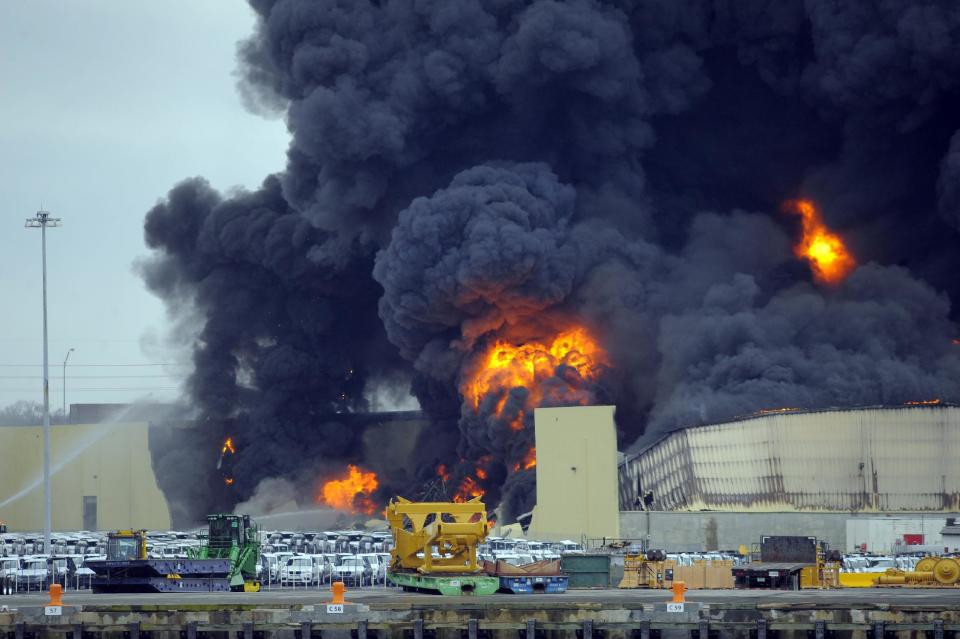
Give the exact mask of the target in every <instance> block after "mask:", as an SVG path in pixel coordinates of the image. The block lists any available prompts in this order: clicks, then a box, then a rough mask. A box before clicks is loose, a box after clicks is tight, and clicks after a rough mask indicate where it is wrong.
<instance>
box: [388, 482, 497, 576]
mask: <svg viewBox="0 0 960 639" xmlns="http://www.w3.org/2000/svg"><path fill="white" fill-rule="evenodd" d="M386 514H387V521H388V522H389V523H390V528H391V531H392V532H393V550H391V551H390V570H389V571H388V573H387V576H388V577H389V578H390V580H391V581H393V582H394V583H395V584H397V585H398V586H402V587H403V588H404V589H407V590H413V589H418V590H437V591H440V592H441V593H442V594H449V595H454V594H456V595H460V594H477V595H481V594H493V593H494V592H496V590H497V588H498V587H499V579H497V578H496V577H488V576H485V575H481V574H480V571H481V568H480V565H479V563H478V562H477V545H478V544H479V543H480V542H482V541H483V540H484V539H486V537H487V512H486V506H484V504H483V502H481V501H480V499H479V498H474V499H471V500H470V501H468V502H463V503H454V502H412V501H410V500H408V499H404V498H403V497H397V498H396V499H394V500H391V501H390V503H389V504H388V505H387V513H386Z"/></svg>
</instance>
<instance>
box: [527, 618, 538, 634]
mask: <svg viewBox="0 0 960 639" xmlns="http://www.w3.org/2000/svg"><path fill="white" fill-rule="evenodd" d="M536 636H537V621H536V619H527V639H536Z"/></svg>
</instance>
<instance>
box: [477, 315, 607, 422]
mask: <svg viewBox="0 0 960 639" xmlns="http://www.w3.org/2000/svg"><path fill="white" fill-rule="evenodd" d="M606 363H607V361H606V353H604V351H603V349H601V348H600V346H599V345H598V344H597V342H596V341H595V340H594V339H593V338H592V337H591V336H590V334H589V333H587V330H586V329H585V328H583V327H575V328H572V329H569V330H567V331H564V332H562V333H560V334H558V335H557V336H556V337H555V338H554V339H553V341H552V342H551V343H550V345H549V346H548V345H547V344H544V343H541V342H527V343H525V344H520V345H517V344H512V343H510V342H508V341H505V340H497V342H496V343H495V344H494V345H493V346H492V347H490V348H489V349H488V350H487V352H486V353H484V354H483V355H482V356H481V357H480V359H479V365H478V366H477V367H476V370H474V371H473V373H472V374H471V375H469V376H468V378H467V379H466V380H465V382H464V384H463V387H462V391H463V394H464V396H465V397H466V398H467V399H469V400H470V401H471V403H472V404H473V408H474V410H479V409H480V400H481V399H482V398H483V397H485V396H487V395H489V394H491V393H497V394H500V397H499V399H498V400H497V405H496V409H495V413H496V414H497V415H498V416H499V415H501V414H502V412H503V409H504V406H505V404H506V402H507V393H508V392H509V391H510V389H512V388H519V387H523V388H526V389H527V390H528V391H529V399H528V405H532V406H537V405H539V404H540V402H541V400H542V399H543V391H542V390H541V389H540V387H539V382H541V381H543V380H545V379H548V378H550V377H553V376H554V375H555V374H556V371H557V368H558V367H559V366H561V365H566V366H569V367H570V368H572V369H575V370H576V371H577V373H578V374H579V375H580V377H581V378H582V379H584V380H589V381H593V380H595V379H596V378H597V377H598V376H599V374H600V367H601V366H602V365H604V364H606ZM568 399H570V402H571V403H576V404H583V403H585V402H586V400H585V399H584V398H583V397H582V396H578V397H572V398H568ZM510 427H511V428H512V429H513V430H521V429H522V428H523V411H522V410H521V411H519V413H518V414H517V415H516V416H515V417H514V418H513V419H512V420H511V423H510Z"/></svg>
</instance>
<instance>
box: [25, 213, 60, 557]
mask: <svg viewBox="0 0 960 639" xmlns="http://www.w3.org/2000/svg"><path fill="white" fill-rule="evenodd" d="M24 226H25V227H26V228H28V229H35V228H39V229H40V246H41V251H42V253H41V255H42V258H43V552H45V553H49V552H50V529H51V528H52V519H51V513H50V368H49V366H48V365H47V227H48V226H50V227H53V226H60V218H58V217H50V212H49V211H37V214H36V216H34V217H28V218H27V223H26V224H24Z"/></svg>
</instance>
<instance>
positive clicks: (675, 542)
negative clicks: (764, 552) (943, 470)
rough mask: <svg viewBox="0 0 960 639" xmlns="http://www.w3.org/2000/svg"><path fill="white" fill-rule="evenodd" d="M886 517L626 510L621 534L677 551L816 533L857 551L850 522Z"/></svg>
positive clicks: (931, 516)
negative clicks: (848, 529) (851, 536)
mask: <svg viewBox="0 0 960 639" xmlns="http://www.w3.org/2000/svg"><path fill="white" fill-rule="evenodd" d="M947 517H960V515H957V514H954V513H890V514H889V518H890V519H891V520H895V519H914V520H920V519H923V520H936V522H937V523H935V524H933V527H934V528H936V527H937V526H938V525H939V526H942V525H943V524H945V523H946V518H947ZM883 518H884V514H883V513H836V512H823V513H821V512H782V513H776V512H709V511H701V512H680V511H676V512H671V511H647V512H644V511H622V512H621V513H620V536H621V538H623V539H631V540H637V541H638V542H639V541H640V540H642V539H644V538H646V537H647V535H649V539H650V545H649V547H650V548H661V549H664V550H667V551H671V552H672V551H677V552H684V551H686V552H701V551H706V550H736V549H737V548H738V547H739V546H740V545H741V544H742V545H745V546H747V547H748V548H749V547H750V545H751V544H755V543H759V541H760V537H762V536H763V535H810V536H813V537H816V538H817V539H821V540H824V541H826V542H827V543H828V544H829V545H830V547H831V548H836V549H840V550H852V545H853V544H855V543H859V541H858V540H848V539H847V528H848V526H847V521H848V520H852V519H873V520H877V519H883ZM929 523H930V522H928V524H929ZM893 528H894V527H892V526H891V529H893Z"/></svg>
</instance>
